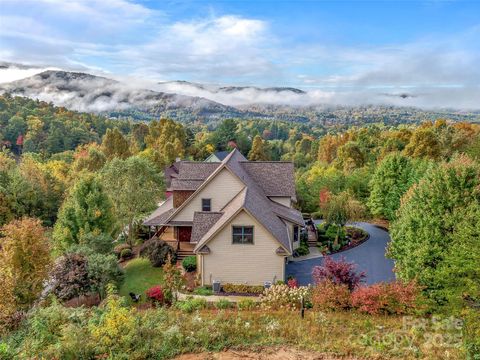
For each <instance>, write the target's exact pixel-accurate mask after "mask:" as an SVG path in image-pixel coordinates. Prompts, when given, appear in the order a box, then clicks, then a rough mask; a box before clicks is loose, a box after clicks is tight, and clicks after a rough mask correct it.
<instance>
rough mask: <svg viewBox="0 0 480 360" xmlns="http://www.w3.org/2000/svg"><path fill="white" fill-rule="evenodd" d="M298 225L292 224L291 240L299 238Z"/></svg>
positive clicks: (294, 240)
mask: <svg viewBox="0 0 480 360" xmlns="http://www.w3.org/2000/svg"><path fill="white" fill-rule="evenodd" d="M298 230H299V227H298V226H297V225H294V226H293V242H297V241H298V238H299V234H298Z"/></svg>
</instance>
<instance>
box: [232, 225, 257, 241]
mask: <svg viewBox="0 0 480 360" xmlns="http://www.w3.org/2000/svg"><path fill="white" fill-rule="evenodd" d="M232 242H233V243H234V244H253V226H233V227H232Z"/></svg>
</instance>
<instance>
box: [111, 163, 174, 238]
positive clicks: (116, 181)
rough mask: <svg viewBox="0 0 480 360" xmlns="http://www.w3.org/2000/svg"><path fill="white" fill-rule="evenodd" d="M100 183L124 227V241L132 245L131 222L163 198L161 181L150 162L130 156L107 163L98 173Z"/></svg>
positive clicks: (151, 208) (153, 207)
mask: <svg viewBox="0 0 480 360" xmlns="http://www.w3.org/2000/svg"><path fill="white" fill-rule="evenodd" d="M102 181H103V184H104V187H105V189H106V191H107V193H108V194H109V195H110V198H111V199H112V201H113V204H114V209H115V214H116V216H117V218H118V220H119V221H120V223H121V224H122V226H123V227H128V240H129V242H130V244H132V242H133V240H134V234H133V225H134V221H135V219H137V218H139V217H141V216H144V215H145V214H146V213H148V212H149V211H152V210H153V209H155V207H156V205H157V203H158V201H159V200H160V199H161V197H162V195H163V191H164V183H163V178H162V176H161V174H159V173H158V172H157V171H156V169H155V167H154V166H153V164H152V163H151V162H150V161H148V160H147V159H144V158H140V157H137V156H133V157H130V158H128V159H126V160H121V159H114V160H112V161H111V162H110V163H108V164H107V165H106V166H105V167H104V168H103V170H102Z"/></svg>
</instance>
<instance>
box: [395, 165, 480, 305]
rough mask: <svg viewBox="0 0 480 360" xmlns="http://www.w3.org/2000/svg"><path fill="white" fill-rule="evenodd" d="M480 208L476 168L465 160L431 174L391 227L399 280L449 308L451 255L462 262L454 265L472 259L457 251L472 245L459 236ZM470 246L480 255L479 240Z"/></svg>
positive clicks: (408, 195) (411, 194)
mask: <svg viewBox="0 0 480 360" xmlns="http://www.w3.org/2000/svg"><path fill="white" fill-rule="evenodd" d="M479 204H480V166H479V165H478V164H477V163H475V162H474V161H472V160H471V159H470V158H468V157H466V156H460V157H456V158H454V159H452V160H451V161H450V162H449V163H444V164H440V165H439V166H436V167H434V168H432V169H430V170H429V171H428V172H427V173H426V174H425V176H424V177H423V178H422V180H421V181H420V182H419V183H418V184H417V185H414V186H413V187H412V188H410V190H409V191H408V192H407V193H406V194H405V196H404V197H403V198H402V205H401V207H400V209H399V211H398V217H397V219H396V220H395V221H394V222H393V223H392V225H391V231H390V234H391V237H392V241H391V243H390V245H389V251H388V253H389V256H390V257H391V258H392V259H394V260H395V267H396V269H397V275H398V276H399V277H400V278H401V279H404V280H412V279H417V280H418V281H419V283H420V285H422V286H424V287H425V290H426V293H427V294H428V295H429V296H430V298H432V299H433V300H435V301H436V302H437V303H439V304H444V303H445V301H447V299H448V297H447V296H446V294H445V290H446V288H447V285H445V282H444V276H445V271H442V269H449V268H450V267H452V266H453V264H452V263H450V260H452V257H451V256H448V254H450V253H451V254H454V253H455V254H456V256H458V257H459V258H457V259H455V262H457V261H460V262H463V260H462V259H460V256H462V254H464V255H468V254H466V252H465V251H463V250H462V251H461V252H460V251H457V248H458V249H459V250H461V249H462V248H463V247H464V246H465V245H466V243H463V242H462V241H467V240H468V239H465V238H463V237H462V236H459V234H460V233H464V231H466V230H467V228H466V227H465V222H464V221H465V219H466V218H468V219H471V218H472V215H471V214H470V213H469V212H470V211H472V212H473V209H472V207H475V206H478V205H479ZM469 209H470V210H469ZM472 234H473V236H474V234H475V231H474V232H473V233H472ZM462 239H463V240H462ZM468 241H470V244H471V246H473V247H474V248H473V249H470V251H471V252H474V251H477V252H478V246H480V243H479V242H478V239H476V240H475V241H471V240H468ZM465 261H466V262H469V261H467V258H465ZM477 265H478V264H477Z"/></svg>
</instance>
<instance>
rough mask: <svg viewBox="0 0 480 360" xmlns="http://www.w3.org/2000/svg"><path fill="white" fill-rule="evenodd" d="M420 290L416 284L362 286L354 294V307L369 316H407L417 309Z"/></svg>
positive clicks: (397, 283) (400, 283)
mask: <svg viewBox="0 0 480 360" xmlns="http://www.w3.org/2000/svg"><path fill="white" fill-rule="evenodd" d="M419 293H420V289H419V287H418V286H417V284H416V283H414V282H411V283H407V284H404V283H402V282H399V281H397V282H393V283H381V284H374V285H370V286H362V287H359V288H357V289H356V290H355V291H354V292H353V293H352V298H351V300H352V306H353V307H355V308H357V309H358V310H359V311H361V312H365V313H368V314H398V315H400V314H406V313H409V312H411V311H412V310H414V309H415V308H416V305H417V299H418V296H419Z"/></svg>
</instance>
